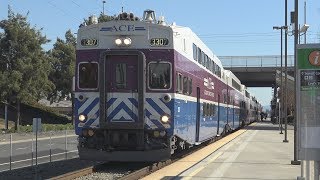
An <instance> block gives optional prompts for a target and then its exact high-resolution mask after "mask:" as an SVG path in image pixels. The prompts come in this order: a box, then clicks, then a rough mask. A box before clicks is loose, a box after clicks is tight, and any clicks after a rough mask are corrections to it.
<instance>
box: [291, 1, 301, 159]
mask: <svg viewBox="0 0 320 180" xmlns="http://www.w3.org/2000/svg"><path fill="white" fill-rule="evenodd" d="M298 17H299V16H298V0H295V1H294V79H295V81H294V97H295V98H294V102H295V103H294V104H297V96H296V93H297V88H296V87H297V79H298V75H297V70H296V68H297V65H298V60H297V44H298V37H300V33H299V31H300V30H299V29H298V28H299V27H298V25H299V24H298V23H299V20H298ZM296 107H297V106H296ZM297 112H298V109H297V108H295V110H294V138H293V140H294V143H293V161H291V164H292V165H300V161H298V160H297V147H296V146H297V118H298V113H297Z"/></svg>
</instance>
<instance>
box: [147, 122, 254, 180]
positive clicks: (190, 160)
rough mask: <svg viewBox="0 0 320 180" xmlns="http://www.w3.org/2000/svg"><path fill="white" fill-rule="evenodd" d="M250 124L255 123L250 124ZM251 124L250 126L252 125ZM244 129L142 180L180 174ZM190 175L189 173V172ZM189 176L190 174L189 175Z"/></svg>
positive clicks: (243, 130) (241, 132)
mask: <svg viewBox="0 0 320 180" xmlns="http://www.w3.org/2000/svg"><path fill="white" fill-rule="evenodd" d="M252 125H255V123H254V124H252ZM252 125H251V126H252ZM246 131H247V130H246V129H240V130H238V131H236V132H234V133H232V134H230V135H228V136H226V137H224V138H222V139H220V140H218V141H217V142H214V143H212V144H210V145H208V146H206V147H204V148H202V149H199V150H198V151H196V152H194V153H192V154H190V155H189V156H187V157H184V158H182V159H180V160H178V161H177V162H175V163H173V164H170V165H169V166H166V167H164V168H162V169H159V170H158V171H156V172H154V173H152V174H150V175H148V176H146V177H144V178H143V179H144V180H149V179H150V180H155V179H162V178H164V179H165V177H175V176H178V175H179V174H181V173H182V172H184V171H185V170H187V169H189V168H191V167H192V166H194V165H195V164H196V163H198V162H199V161H201V160H203V159H204V158H206V157H207V156H209V155H210V154H212V153H214V152H215V151H216V150H218V149H219V148H221V147H222V146H224V145H226V144H227V143H229V142H230V141H232V140H233V139H235V138H236V137H238V136H240V135H241V134H243V133H244V132H246ZM220 155H221V154H219V153H218V154H217V155H216V156H214V157H213V158H211V159H210V161H211V162H212V161H214V160H215V159H217V158H218V157H219V156H220ZM196 171H201V169H197V170H196ZM193 173H195V174H196V173H197V172H193ZM193 173H192V174H193ZM190 175H191V174H190ZM189 177H190V176H189Z"/></svg>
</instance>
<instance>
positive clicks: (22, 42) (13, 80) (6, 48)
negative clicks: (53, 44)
mask: <svg viewBox="0 0 320 180" xmlns="http://www.w3.org/2000/svg"><path fill="white" fill-rule="evenodd" d="M27 15H28V14H27ZM27 15H26V16H23V15H21V14H15V13H14V12H13V11H12V10H11V8H10V7H9V8H8V19H5V20H1V21H0V28H1V29H2V30H3V33H1V35H0V80H1V82H0V89H1V94H0V99H1V100H2V101H7V102H9V103H16V105H17V120H16V122H15V128H16V129H18V128H19V126H18V125H19V124H20V103H21V102H23V103H27V102H30V101H37V100H39V99H40V98H42V97H45V96H46V95H47V94H48V93H49V92H50V91H51V89H52V88H53V87H54V85H53V84H52V83H51V82H50V81H49V80H48V74H49V72H50V66H49V63H48V61H47V55H46V53H45V51H44V50H43V48H42V47H41V46H42V45H43V44H45V43H47V42H49V40H48V39H47V38H46V37H45V36H42V34H41V29H40V30H38V29H37V28H36V27H31V25H30V23H29V22H28V21H27ZM18 130H19V129H18Z"/></svg>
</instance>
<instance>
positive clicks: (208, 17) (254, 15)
mask: <svg viewBox="0 0 320 180" xmlns="http://www.w3.org/2000/svg"><path fill="white" fill-rule="evenodd" d="M293 3H294V0H288V13H289V14H290V11H293V10H294V4H293ZM303 3H304V1H303V0H299V6H300V7H299V21H300V23H301V24H303ZM8 4H10V5H11V7H12V9H13V11H14V12H17V13H21V14H26V13H27V12H29V15H28V18H29V21H30V23H31V24H33V25H36V26H37V27H38V28H43V30H42V32H43V34H45V35H46V36H47V37H48V39H51V40H52V41H51V42H50V43H48V45H46V46H44V47H45V48H46V49H50V48H51V47H52V44H53V43H54V42H55V40H56V38H57V37H61V38H63V37H64V33H65V32H66V31H67V30H68V29H71V30H72V32H74V33H75V32H76V31H77V29H78V26H79V24H80V23H82V22H83V18H86V17H88V16H89V15H92V14H95V15H99V14H100V12H101V11H102V7H103V6H102V4H103V3H102V0H27V1H26V0H25V1H21V0H1V6H0V19H5V18H6V17H7V7H8ZM122 7H123V9H124V11H125V12H133V13H134V14H135V15H136V16H139V17H141V16H142V13H143V10H145V9H152V10H154V11H155V12H156V15H158V16H160V15H162V16H165V20H166V21H167V23H172V22H176V24H177V25H181V26H188V27H190V28H191V29H192V30H193V31H194V32H195V33H197V34H198V35H199V36H200V38H201V39H202V40H203V41H204V42H205V43H206V44H207V45H208V46H209V48H210V49H211V50H212V51H213V52H214V53H215V54H217V55H218V56H237V55H238V56H240V55H248V56H253V55H277V54H280V52H279V51H280V32H279V31H276V30H273V29H272V27H273V26H281V25H284V0H241V1H240V0H223V1H218V0H201V1H190V0H175V1H173V0H137V1H133V0H106V3H105V13H106V14H108V15H114V14H118V13H119V12H121V8H122ZM319 19H320V1H319V0H307V24H309V25H310V28H309V30H308V33H307V42H310V43H319V41H320V40H319V38H320V37H319V35H318V34H319V33H320V23H319ZM288 24H290V15H288ZM288 40H289V43H288V54H293V37H292V36H289V38H288ZM251 91H254V92H253V93H254V94H256V95H257V97H258V98H259V99H260V100H261V101H262V104H264V105H267V104H269V103H270V99H271V89H270V88H262V89H261V88H259V89H257V88H252V89H251Z"/></svg>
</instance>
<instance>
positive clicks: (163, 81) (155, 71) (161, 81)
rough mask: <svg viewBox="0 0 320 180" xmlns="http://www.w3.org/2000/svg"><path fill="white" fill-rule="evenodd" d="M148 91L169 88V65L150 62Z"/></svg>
mask: <svg viewBox="0 0 320 180" xmlns="http://www.w3.org/2000/svg"><path fill="white" fill-rule="evenodd" d="M149 87H150V89H170V88H171V64H170V63H163V62H151V63H150V64H149Z"/></svg>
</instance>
